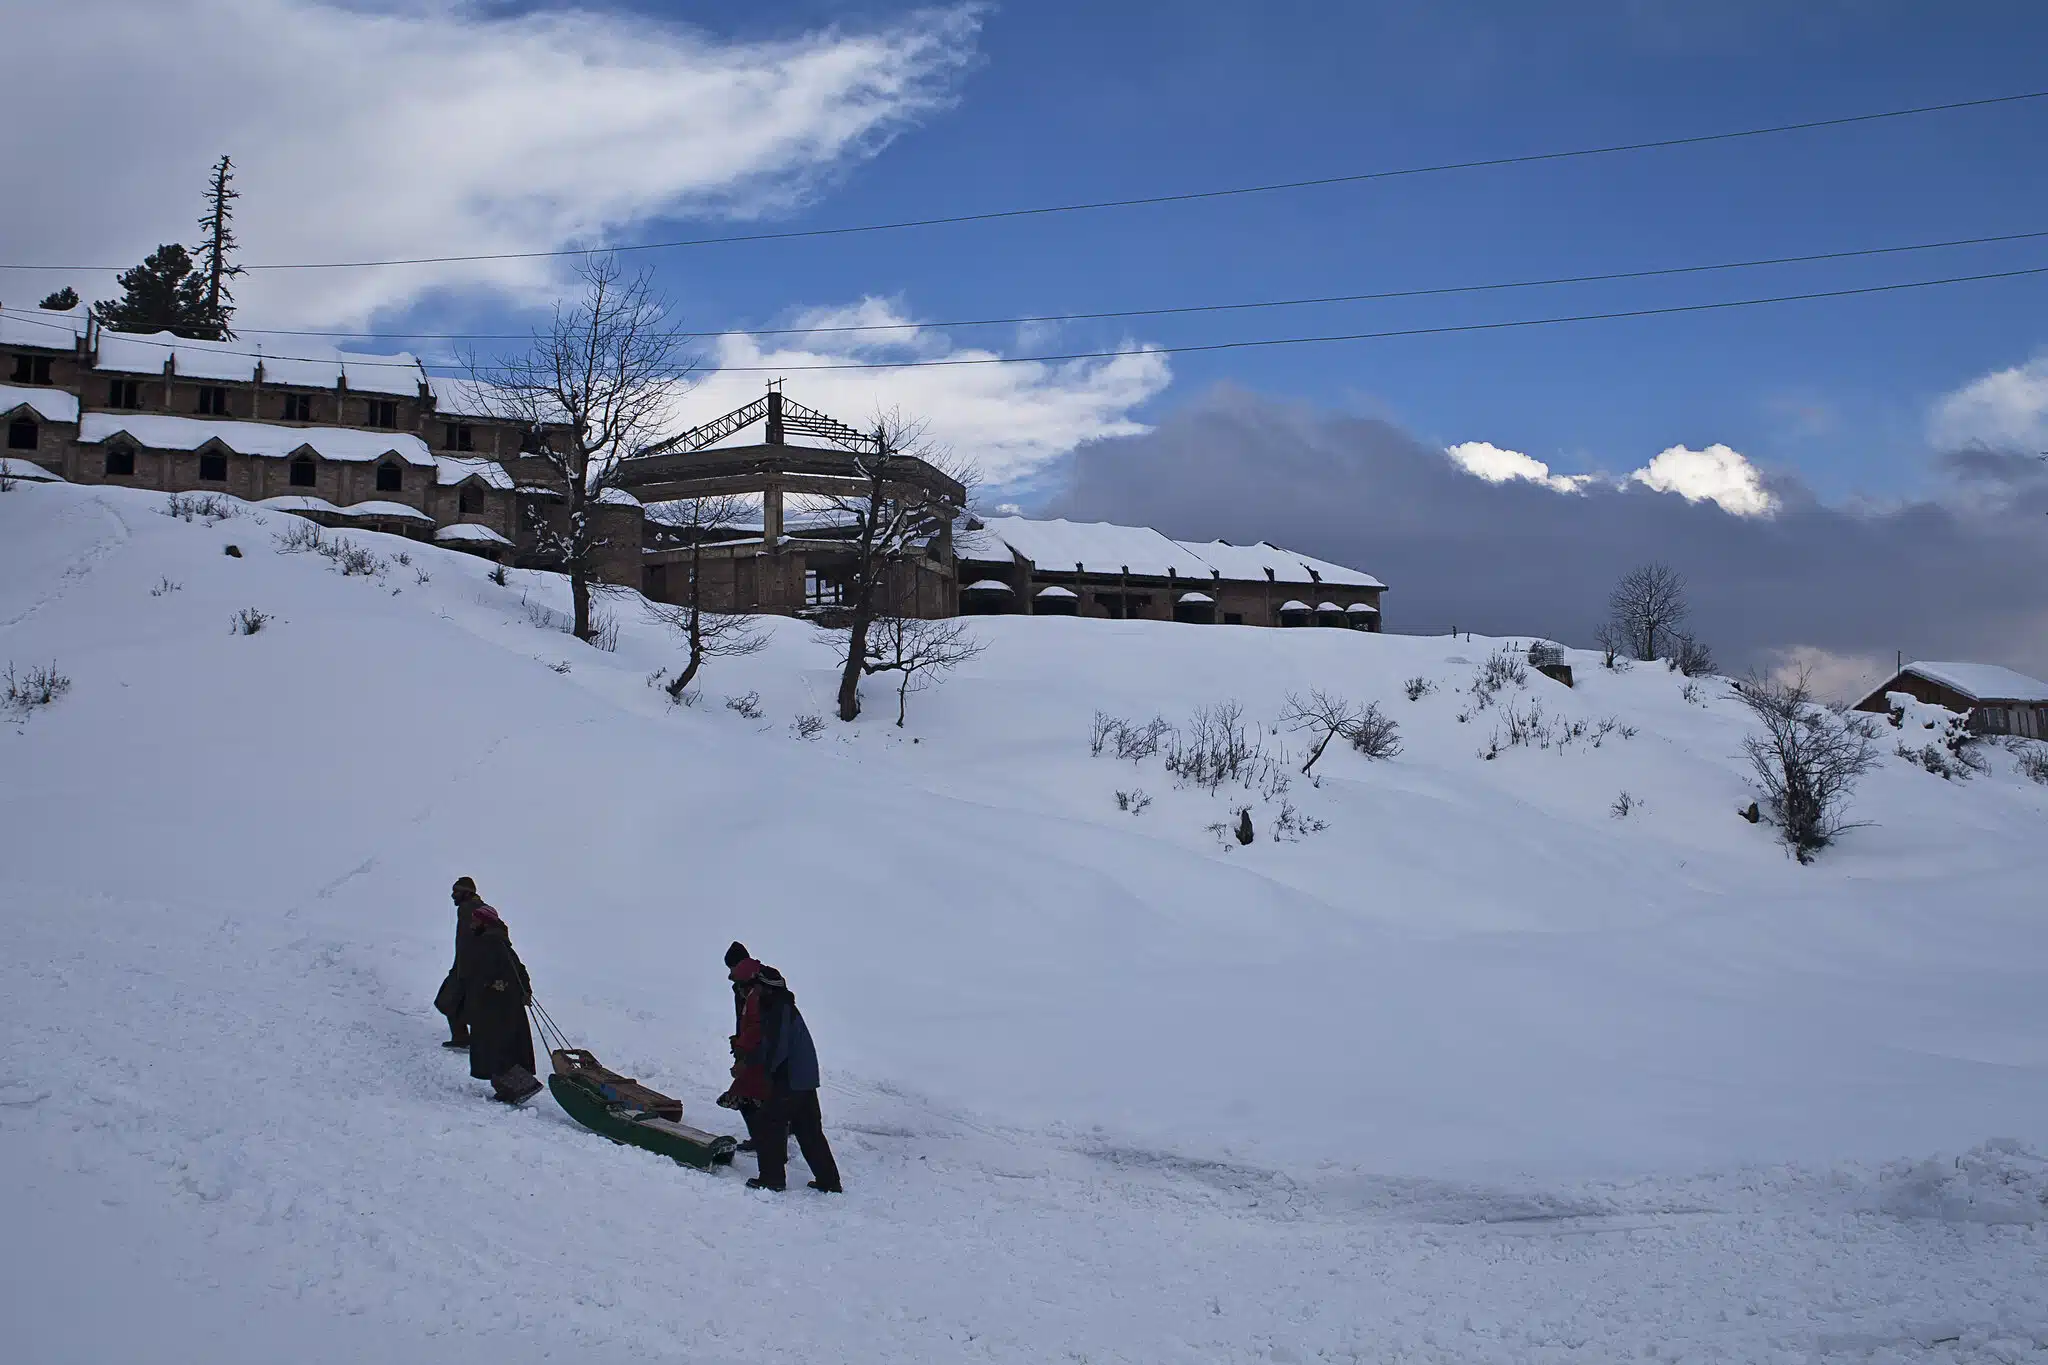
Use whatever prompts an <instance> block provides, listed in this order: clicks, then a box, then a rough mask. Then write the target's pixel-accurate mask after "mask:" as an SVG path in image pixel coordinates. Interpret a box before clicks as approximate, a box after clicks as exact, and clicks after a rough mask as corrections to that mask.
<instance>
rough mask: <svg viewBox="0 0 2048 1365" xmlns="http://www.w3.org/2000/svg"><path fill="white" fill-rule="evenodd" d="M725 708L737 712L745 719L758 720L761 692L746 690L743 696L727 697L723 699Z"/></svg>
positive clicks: (759, 717) (759, 716)
mask: <svg viewBox="0 0 2048 1365" xmlns="http://www.w3.org/2000/svg"><path fill="white" fill-rule="evenodd" d="M725 709H726V710H728V711H734V712H737V713H738V714H739V715H740V716H742V717H743V718H745V719H747V720H759V719H761V694H760V693H759V692H748V693H746V694H745V695H744V696H738V697H727V698H726V699H725Z"/></svg>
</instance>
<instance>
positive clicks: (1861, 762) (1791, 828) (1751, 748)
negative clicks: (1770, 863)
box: [1738, 672, 1877, 863]
mask: <svg viewBox="0 0 2048 1365" xmlns="http://www.w3.org/2000/svg"><path fill="white" fill-rule="evenodd" d="M1738 695H1739V696H1740V697H1741V698H1742V702H1743V704H1744V705H1745V706H1747V707H1748V708H1749V710H1750V713H1751V714H1752V715H1754V716H1755V717H1756V718H1757V720H1758V721H1760V722H1761V723H1762V725H1763V731H1762V733H1760V734H1754V735H1750V736H1749V737H1747V738H1746V739H1744V740H1743V741H1742V747H1743V752H1744V753H1746V754H1747V755H1748V756H1749V762H1750V767H1751V768H1752V769H1753V770H1754V771H1755V773H1756V779H1757V785H1758V787H1759V788H1760V789H1761V790H1762V792H1763V795H1764V803H1765V805H1766V806H1767V807H1768V808H1769V810H1770V812H1771V814H1772V815H1773V816H1775V817H1776V819H1777V823H1778V827H1779V829H1780V830H1781V831H1782V832H1783V836H1784V840H1785V842H1786V844H1787V845H1789V846H1790V847H1791V849H1792V852H1793V854H1794V855H1795V856H1796V857H1797V858H1798V859H1799V861H1800V862H1802V863H1809V862H1812V861H1813V857H1814V854H1815V853H1817V852H1818V851H1819V850H1821V849H1823V848H1825V847H1827V846H1828V845H1829V844H1830V843H1832V842H1834V839H1835V837H1836V836H1837V835H1838V834H1840V833H1841V831H1842V830H1843V829H1844V828H1845V827H1846V826H1845V825H1844V822H1843V818H1842V817H1843V812H1844V810H1845V809H1846V807H1847V805H1848V801H1849V796H1850V793H1851V792H1852V791H1853V790H1854V789H1855V786H1856V779H1857V778H1859V777H1861V776H1863V774H1864V773H1866V772H1868V771H1870V768H1871V765H1872V764H1874V763H1875V762H1876V761H1877V750H1876V749H1875V748H1874V747H1873V746H1872V743H1871V738H1870V735H1869V733H1868V732H1867V731H1866V730H1865V729H1863V728H1862V727H1861V726H1858V725H1856V724H1854V723H1853V722H1852V721H1850V720H1848V719H1845V718H1844V717H1843V716H1840V715H1837V714H1835V713H1833V712H1831V711H1829V710H1828V709H1827V708H1826V707H1824V706H1821V705H1819V704H1818V703H1817V702H1815V701H1814V698H1813V688H1812V685H1811V682H1810V680H1809V678H1808V676H1807V675H1806V674H1805V673H1804V672H1801V673H1800V674H1799V675H1798V676H1797V677H1796V678H1794V679H1792V680H1791V681H1789V682H1788V681H1784V680H1781V679H1777V678H1768V677H1758V676H1752V677H1751V678H1750V680H1749V681H1748V682H1746V683H1744V684H1743V685H1742V687H1741V688H1740V689H1739V691H1738Z"/></svg>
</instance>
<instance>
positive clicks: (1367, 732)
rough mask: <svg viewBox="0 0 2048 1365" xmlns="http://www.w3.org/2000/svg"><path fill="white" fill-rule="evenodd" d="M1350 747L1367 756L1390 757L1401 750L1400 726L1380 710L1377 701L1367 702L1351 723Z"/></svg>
mask: <svg viewBox="0 0 2048 1365" xmlns="http://www.w3.org/2000/svg"><path fill="white" fill-rule="evenodd" d="M1349 738H1350V740H1351V747H1352V748H1354V749H1356V750H1357V751H1358V752H1359V753H1361V754H1364V755H1365V756H1366V757H1367V758H1392V757H1394V755H1396V754H1398V753H1400V752H1401V726H1400V723H1399V722H1398V721H1396V720H1395V719H1394V718H1393V717H1392V716H1389V715H1386V714H1384V713H1383V712H1382V711H1381V710H1380V704H1379V703H1378V702H1372V703H1370V704H1368V705H1367V706H1366V708H1365V711H1364V713H1363V714H1362V715H1360V716H1359V718H1358V719H1357V720H1356V721H1354V722H1353V723H1352V726H1351V731H1350V735H1349Z"/></svg>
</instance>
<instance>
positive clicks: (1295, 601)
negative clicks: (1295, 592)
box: [1280, 597, 1308, 611]
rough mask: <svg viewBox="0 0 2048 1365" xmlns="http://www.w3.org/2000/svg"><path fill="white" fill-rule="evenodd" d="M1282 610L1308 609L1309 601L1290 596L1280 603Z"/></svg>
mask: <svg viewBox="0 0 2048 1365" xmlns="http://www.w3.org/2000/svg"><path fill="white" fill-rule="evenodd" d="M1280 610H1282V611H1307V610H1308V603H1306V602H1303V601H1301V600H1300V599H1299V598H1293V597H1290V598H1288V599H1287V600H1286V601H1285V602H1282V603H1281V604H1280Z"/></svg>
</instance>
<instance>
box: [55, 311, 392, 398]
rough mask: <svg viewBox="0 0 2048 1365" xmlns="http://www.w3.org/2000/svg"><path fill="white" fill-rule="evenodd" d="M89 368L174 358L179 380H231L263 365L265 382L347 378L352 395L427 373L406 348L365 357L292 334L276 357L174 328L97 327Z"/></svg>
mask: <svg viewBox="0 0 2048 1365" xmlns="http://www.w3.org/2000/svg"><path fill="white" fill-rule="evenodd" d="M98 340H99V351H98V355H97V357H96V358H95V359H94V361H93V368H94V369H96V370H101V371H110V372H112V373H115V374H162V373H163V372H164V361H165V360H166V359H168V358H175V359H176V361H177V367H176V369H177V374H178V376H179V377H180V378H182V379H233V380H240V381H243V382H247V381H248V380H250V379H253V378H255V376H256V366H257V365H258V364H261V365H262V366H263V382H264V383H266V384H296V385H300V386H303V387H308V388H319V389H331V388H333V387H334V386H335V384H336V382H337V381H339V380H341V379H342V378H344V377H345V378H347V380H348V386H349V388H350V389H351V390H352V391H354V392H356V393H380V394H403V395H405V396H407V397H411V396H413V395H415V394H417V393H418V392H419V391H420V381H421V380H422V379H424V378H426V371H425V370H423V369H421V368H420V362H419V357H417V356H415V355H413V354H411V353H410V352H406V351H399V352H397V353H395V354H393V355H364V354H358V353H356V352H354V351H344V350H341V349H340V348H339V347H335V346H328V345H326V344H324V343H322V342H319V341H315V340H313V339H312V338H310V337H294V338H292V339H291V342H290V345H289V346H288V347H286V348H285V349H284V350H283V351H282V352H281V353H280V354H278V355H267V354H264V353H263V346H262V344H261V343H259V342H250V341H242V340H235V341H196V340H194V339H192V338H191V337H181V336H178V335H177V334H176V333H174V332H149V333H144V332H116V331H114V330H112V329H111V328H102V329H100V331H99V333H98Z"/></svg>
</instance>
